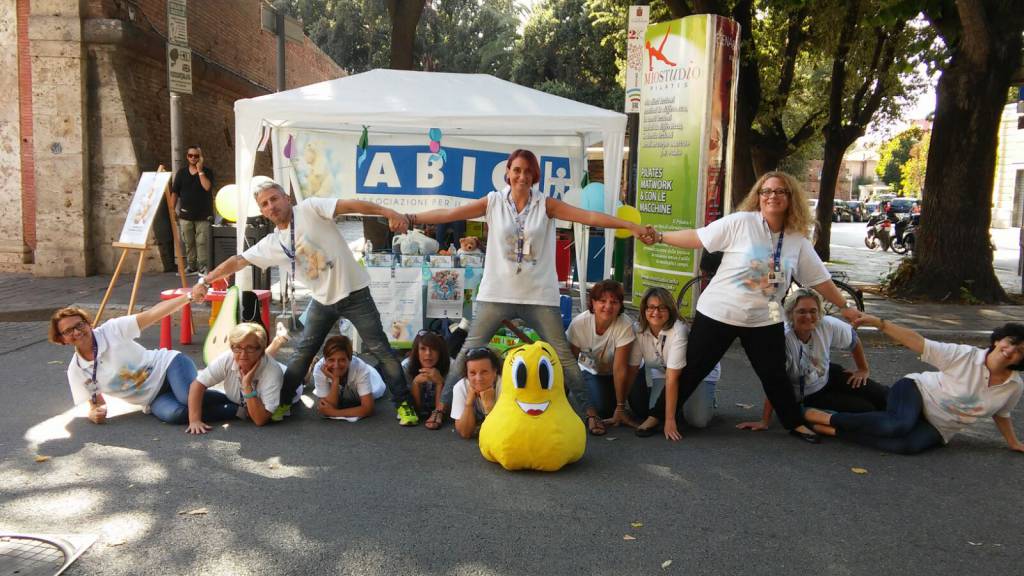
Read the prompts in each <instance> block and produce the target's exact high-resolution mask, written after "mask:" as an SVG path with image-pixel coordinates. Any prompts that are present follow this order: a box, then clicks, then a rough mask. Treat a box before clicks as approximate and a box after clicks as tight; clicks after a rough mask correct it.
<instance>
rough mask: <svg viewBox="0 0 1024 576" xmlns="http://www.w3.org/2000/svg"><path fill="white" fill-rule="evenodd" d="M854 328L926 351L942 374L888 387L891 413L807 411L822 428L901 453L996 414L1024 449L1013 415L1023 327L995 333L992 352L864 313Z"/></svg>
mask: <svg viewBox="0 0 1024 576" xmlns="http://www.w3.org/2000/svg"><path fill="white" fill-rule="evenodd" d="M854 325H856V326H858V327H860V326H874V327H875V328H878V329H879V330H880V331H881V332H882V333H883V334H885V335H886V336H888V337H890V338H892V339H893V340H895V341H897V342H899V343H900V344H902V345H904V346H906V347H907V348H908V349H910V350H911V351H912V352H916V353H918V354H920V355H921V360H922V361H923V362H927V363H928V364H931V365H932V366H935V367H936V368H938V369H939V371H938V372H921V373H919V374H907V375H906V376H904V377H903V378H900V379H899V380H897V381H896V383H895V384H893V385H892V388H890V389H889V398H888V406H887V408H886V410H885V411H884V412H862V413H850V412H839V413H836V414H832V413H829V412H825V411H822V410H818V409H815V408H810V409H808V410H807V411H806V412H805V413H804V417H805V418H806V419H807V421H808V422H811V423H812V424H814V425H815V426H814V428H815V430H817V431H818V432H821V433H823V434H828V435H832V436H838V437H839V438H843V439H846V440H851V441H853V442H856V443H858V444H864V445H866V446H871V447H872V448H878V449H879V450H884V451H886V452H896V453H899V454H917V453H919V452H923V451H925V450H928V449H929V448H934V447H936V446H942V445H944V444H948V443H949V440H950V439H951V438H952V437H953V436H955V435H956V434H958V433H959V432H960V431H962V430H963V429H964V428H966V427H967V426H969V425H971V424H973V423H975V422H976V421H977V420H978V419H979V418H985V417H987V416H991V417H992V420H994V421H995V424H996V428H998V429H999V432H1000V433H1001V434H1002V435H1003V439H1005V440H1006V445H1007V446H1009V447H1010V449H1011V450H1015V451H1017V452H1024V443H1022V442H1021V441H1020V440H1018V439H1017V434H1016V433H1015V432H1014V430H1013V421H1012V420H1011V419H1010V413H1011V412H1012V411H1013V409H1014V407H1016V406H1017V403H1018V402H1020V397H1021V394H1022V392H1024V380H1022V378H1021V370H1024V324H1016V323H1013V322H1011V323H1008V324H1004V325H1003V326H1002V327H1000V328H997V329H996V330H994V331H993V332H992V334H991V336H989V347H988V349H987V350H986V349H982V348H975V347H974V346H968V345H966V344H945V343H942V342H935V341H934V340H926V339H925V338H924V337H923V336H921V335H920V334H918V333H917V332H914V331H913V330H911V329H909V328H904V327H903V326H899V325H897V324H893V323H892V322H889V321H887V320H883V319H881V318H878V317H875V316H870V315H867V314H865V315H863V316H861V319H860V320H859V321H855V322H854Z"/></svg>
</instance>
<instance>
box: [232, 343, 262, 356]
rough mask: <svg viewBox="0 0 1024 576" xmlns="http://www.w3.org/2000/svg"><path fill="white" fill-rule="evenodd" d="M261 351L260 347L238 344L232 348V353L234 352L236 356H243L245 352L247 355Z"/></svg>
mask: <svg viewBox="0 0 1024 576" xmlns="http://www.w3.org/2000/svg"><path fill="white" fill-rule="evenodd" d="M260 350H262V348H260V347H259V346H240V345H237V344H235V345H233V346H231V351H232V352H234V353H235V354H241V353H243V352H244V353H246V354H256V353H258V352H259V351H260Z"/></svg>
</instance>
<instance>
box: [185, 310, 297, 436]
mask: <svg viewBox="0 0 1024 576" xmlns="http://www.w3.org/2000/svg"><path fill="white" fill-rule="evenodd" d="M228 345H229V347H230V348H229V350H228V351H227V352H224V353H223V354H221V355H220V356H218V357H216V358H214V360H213V362H210V365H209V366H207V367H206V368H204V369H203V370H202V371H201V372H199V375H198V376H196V379H195V380H194V381H193V382H192V385H191V387H190V388H189V390H188V428H187V429H186V431H187V432H188V433H189V434H206V433H207V432H209V431H210V429H211V426H210V425H209V424H207V422H219V421H222V420H231V419H232V418H236V417H237V418H242V419H246V420H252V423H253V424H255V425H257V426H263V425H264V424H267V423H268V422H270V415H271V414H273V412H274V410H275V409H276V408H277V404H278V399H279V397H280V394H281V384H282V382H283V381H284V372H283V371H282V370H281V365H280V364H278V363H277V362H276V361H275V360H274V359H273V358H271V357H269V356H268V355H267V353H266V348H267V331H266V330H264V329H263V326H260V325H259V324H256V323H254V322H243V323H241V324H239V325H237V326H235V327H234V328H232V329H231V332H229V333H228ZM217 384H223V385H224V392H220V391H217V390H210V389H209V388H211V387H213V386H216V385H217Z"/></svg>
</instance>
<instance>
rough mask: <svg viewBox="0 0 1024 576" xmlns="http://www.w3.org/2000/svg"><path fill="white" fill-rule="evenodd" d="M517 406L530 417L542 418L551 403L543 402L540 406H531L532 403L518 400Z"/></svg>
mask: <svg viewBox="0 0 1024 576" xmlns="http://www.w3.org/2000/svg"><path fill="white" fill-rule="evenodd" d="M516 404H518V405H519V409H520V410H522V411H523V412H526V413H527V414H528V415H530V416H540V415H541V414H543V413H544V411H545V410H547V409H548V405H549V404H551V402H541V403H539V404H531V403H530V402H523V401H522V400H516Z"/></svg>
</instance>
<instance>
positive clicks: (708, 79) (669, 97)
mask: <svg viewBox="0 0 1024 576" xmlns="http://www.w3.org/2000/svg"><path fill="white" fill-rule="evenodd" d="M738 38H739V26H738V25H737V24H736V22H735V21H733V20H729V19H727V18H722V17H719V16H714V15H708V14H699V15H695V16H688V17H686V18H682V19H679V20H672V21H670V22H661V23H658V24H651V25H650V26H648V28H647V32H646V35H645V37H644V61H643V75H642V80H643V82H642V85H641V98H640V132H639V146H638V150H637V187H636V190H637V193H636V207H637V209H638V210H639V212H640V218H641V223H642V224H650V225H652V226H654V228H655V229H657V230H659V231H661V232H670V231H672V230H679V229H680V228H698V227H700V226H703V225H705V224H707V223H709V222H712V221H713V220H715V219H717V218H719V217H721V216H722V214H723V212H724V207H725V206H726V205H727V201H726V200H727V198H728V197H729V186H728V178H727V177H726V175H727V174H728V173H729V167H730V166H731V163H732V131H733V129H732V122H730V119H731V118H732V116H733V114H734V106H735V100H736V78H737V74H738V71H739V67H738V57H739V54H738ZM634 245H635V254H634V272H633V295H634V296H633V300H634V303H636V304H639V301H640V296H641V295H642V294H643V292H644V290H646V289H647V288H648V287H650V286H661V287H664V288H667V289H668V290H669V292H671V293H672V294H678V293H679V290H680V288H681V287H682V286H683V284H685V283H686V282H687V281H688V280H689V279H690V278H692V277H693V276H694V275H695V274H696V271H697V266H698V258H699V253H697V252H698V251H696V250H683V249H680V248H674V247H670V246H666V245H664V244H655V245H652V246H646V245H644V244H642V243H640V242H636V243H635V244H634ZM691 307H692V302H684V303H683V308H684V310H683V312H684V313H686V314H687V315H689V309H690V308H691Z"/></svg>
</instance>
